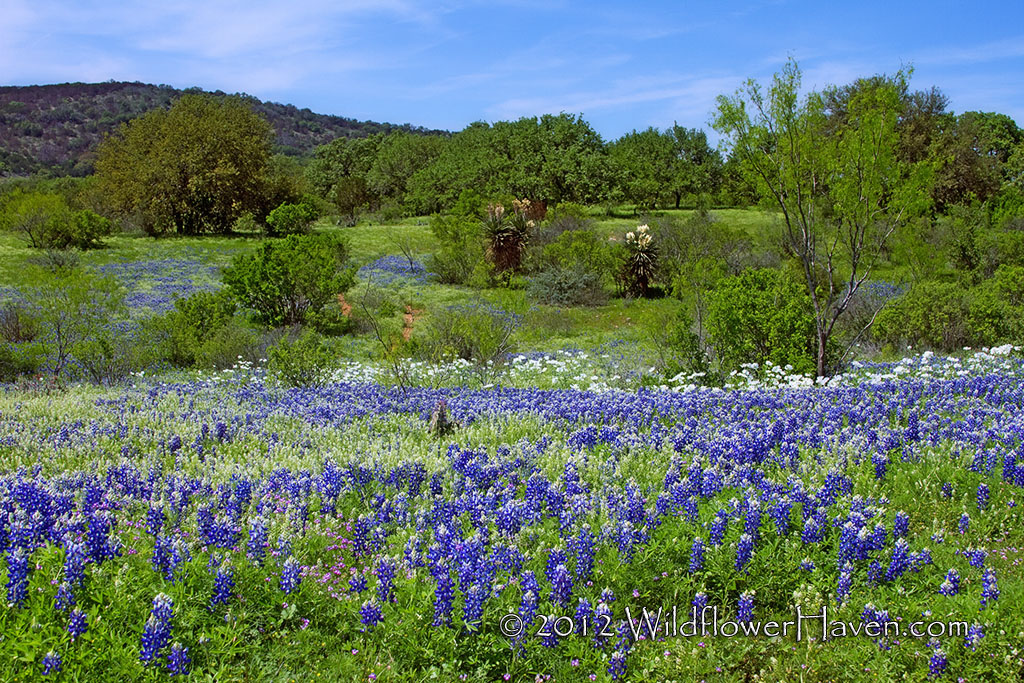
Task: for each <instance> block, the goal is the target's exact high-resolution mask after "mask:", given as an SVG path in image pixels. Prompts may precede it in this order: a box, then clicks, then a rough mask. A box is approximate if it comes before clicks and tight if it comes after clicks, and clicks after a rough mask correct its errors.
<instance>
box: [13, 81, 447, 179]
mask: <svg viewBox="0 0 1024 683" xmlns="http://www.w3.org/2000/svg"><path fill="white" fill-rule="evenodd" d="M202 92H203V91H202V90H201V89H199V88H188V89H186V90H179V89H177V88H172V87H170V86H167V85H149V84H146V83H125V82H108V83H62V84H59V85H31V86H5V87H0V177H2V176H23V175H30V174H33V173H40V172H46V173H49V174H52V175H74V176H84V175H88V174H89V173H91V172H92V169H93V163H94V162H95V160H96V146H97V145H98V144H99V143H100V142H101V141H102V140H103V138H104V136H106V135H109V134H112V133H114V132H116V131H117V128H118V126H120V125H121V124H122V123H126V122H128V121H131V120H133V119H136V118H138V117H139V116H142V115H143V114H145V113H147V112H150V111H153V110H155V109H167V108H169V107H170V106H171V104H173V103H174V102H175V101H177V100H178V99H180V98H181V96H182V95H184V94H186V93H193V94H195V93H202ZM212 94H213V95H223V94H224V93H222V92H220V91H217V92H214V93H212ZM242 97H243V98H244V100H245V101H246V102H247V103H248V104H249V106H250V107H251V108H252V110H253V111H255V112H257V113H258V114H260V115H261V116H263V117H264V118H265V119H266V120H267V121H268V122H269V123H270V125H271V126H272V127H273V129H274V151H276V152H280V153H282V154H286V155H288V156H306V155H309V154H310V153H312V151H313V150H314V149H315V148H316V147H318V146H319V145H323V144H326V143H328V142H330V141H331V140H333V139H335V138H338V137H349V138H358V137H365V136H367V135H373V134H374V133H388V132H391V131H396V130H403V131H408V132H413V133H422V134H443V131H437V130H429V131H428V130H426V129H423V128H420V127H418V126H411V125H408V124H404V125H394V124H390V123H377V122H375V121H357V120H355V119H349V118H345V117H342V116H331V115H327V114H316V113H313V112H311V111H310V110H309V109H299V108H298V107H295V106H293V105H290V104H278V103H276V102H263V101H261V100H259V99H257V98H255V97H251V96H247V95H243V96H242Z"/></svg>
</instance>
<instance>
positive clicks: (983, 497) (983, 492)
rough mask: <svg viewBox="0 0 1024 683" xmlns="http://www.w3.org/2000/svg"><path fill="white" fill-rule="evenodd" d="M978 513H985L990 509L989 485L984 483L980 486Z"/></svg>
mask: <svg viewBox="0 0 1024 683" xmlns="http://www.w3.org/2000/svg"><path fill="white" fill-rule="evenodd" d="M977 497H978V511H979V512H984V511H985V509H986V508H988V500H989V492H988V484H986V483H985V482H982V483H980V484H978V496H977Z"/></svg>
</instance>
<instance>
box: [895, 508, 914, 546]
mask: <svg viewBox="0 0 1024 683" xmlns="http://www.w3.org/2000/svg"><path fill="white" fill-rule="evenodd" d="M909 529H910V515H908V514H907V513H906V512H903V510H900V511H899V512H897V513H896V517H895V518H894V519H893V521H892V537H893V539H894V540H895V539H897V538H905V537H906V535H907V531H908V530H909Z"/></svg>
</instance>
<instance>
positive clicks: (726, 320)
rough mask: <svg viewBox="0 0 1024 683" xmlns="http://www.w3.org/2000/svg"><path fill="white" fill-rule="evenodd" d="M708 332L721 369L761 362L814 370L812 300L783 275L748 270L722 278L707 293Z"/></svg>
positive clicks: (775, 272) (782, 272)
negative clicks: (713, 288) (709, 292)
mask: <svg viewBox="0 0 1024 683" xmlns="http://www.w3.org/2000/svg"><path fill="white" fill-rule="evenodd" d="M707 330H708V337H709V340H710V343H711V346H712V347H713V348H714V349H715V351H716V353H717V354H718V358H719V361H720V362H721V364H722V368H723V369H729V368H735V367H736V366H737V365H739V364H741V363H758V364H763V363H764V362H765V361H771V362H772V363H774V364H775V365H779V366H786V365H792V366H793V368H794V369H795V370H796V371H798V372H808V371H811V370H813V369H814V368H815V365H816V350H815V346H816V340H815V337H816V331H815V320H814V310H813V307H812V306H811V301H810V297H808V296H807V291H806V290H805V289H804V288H803V287H802V286H801V284H800V282H799V281H797V280H794V279H792V278H790V277H789V276H788V275H787V274H786V273H785V272H784V271H781V270H776V269H774V268H761V269H758V270H752V269H751V270H746V271H744V272H743V273H741V274H740V275H734V276H731V277H726V278H723V279H722V280H720V281H719V282H718V284H717V286H716V287H715V290H714V291H713V292H712V293H711V294H710V295H709V301H708V313H707Z"/></svg>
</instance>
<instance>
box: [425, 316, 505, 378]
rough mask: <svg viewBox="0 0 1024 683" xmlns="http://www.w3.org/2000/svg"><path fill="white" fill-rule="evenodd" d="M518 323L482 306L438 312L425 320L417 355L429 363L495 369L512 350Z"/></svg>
mask: <svg viewBox="0 0 1024 683" xmlns="http://www.w3.org/2000/svg"><path fill="white" fill-rule="evenodd" d="M521 321H522V317H521V316H520V315H518V314H516V313H511V312H509V311H506V310H504V309H501V308H498V307H496V306H492V305H490V304H488V303H485V302H475V303H472V304H467V305H462V306H450V307H448V308H445V309H440V310H437V311H434V312H433V313H431V315H430V317H429V318H427V320H426V325H425V328H426V331H425V334H424V336H423V337H422V338H421V341H420V353H421V354H422V355H425V356H426V358H427V359H429V360H446V359H453V358H462V359H464V360H468V361H472V362H474V363H476V364H477V365H478V366H486V365H488V364H490V365H497V364H500V363H501V362H502V361H503V360H504V359H505V357H506V356H507V355H508V354H509V353H511V352H512V351H513V350H514V343H513V340H512V335H513V333H514V332H515V331H516V329H518V327H519V325H520V323H521Z"/></svg>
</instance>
